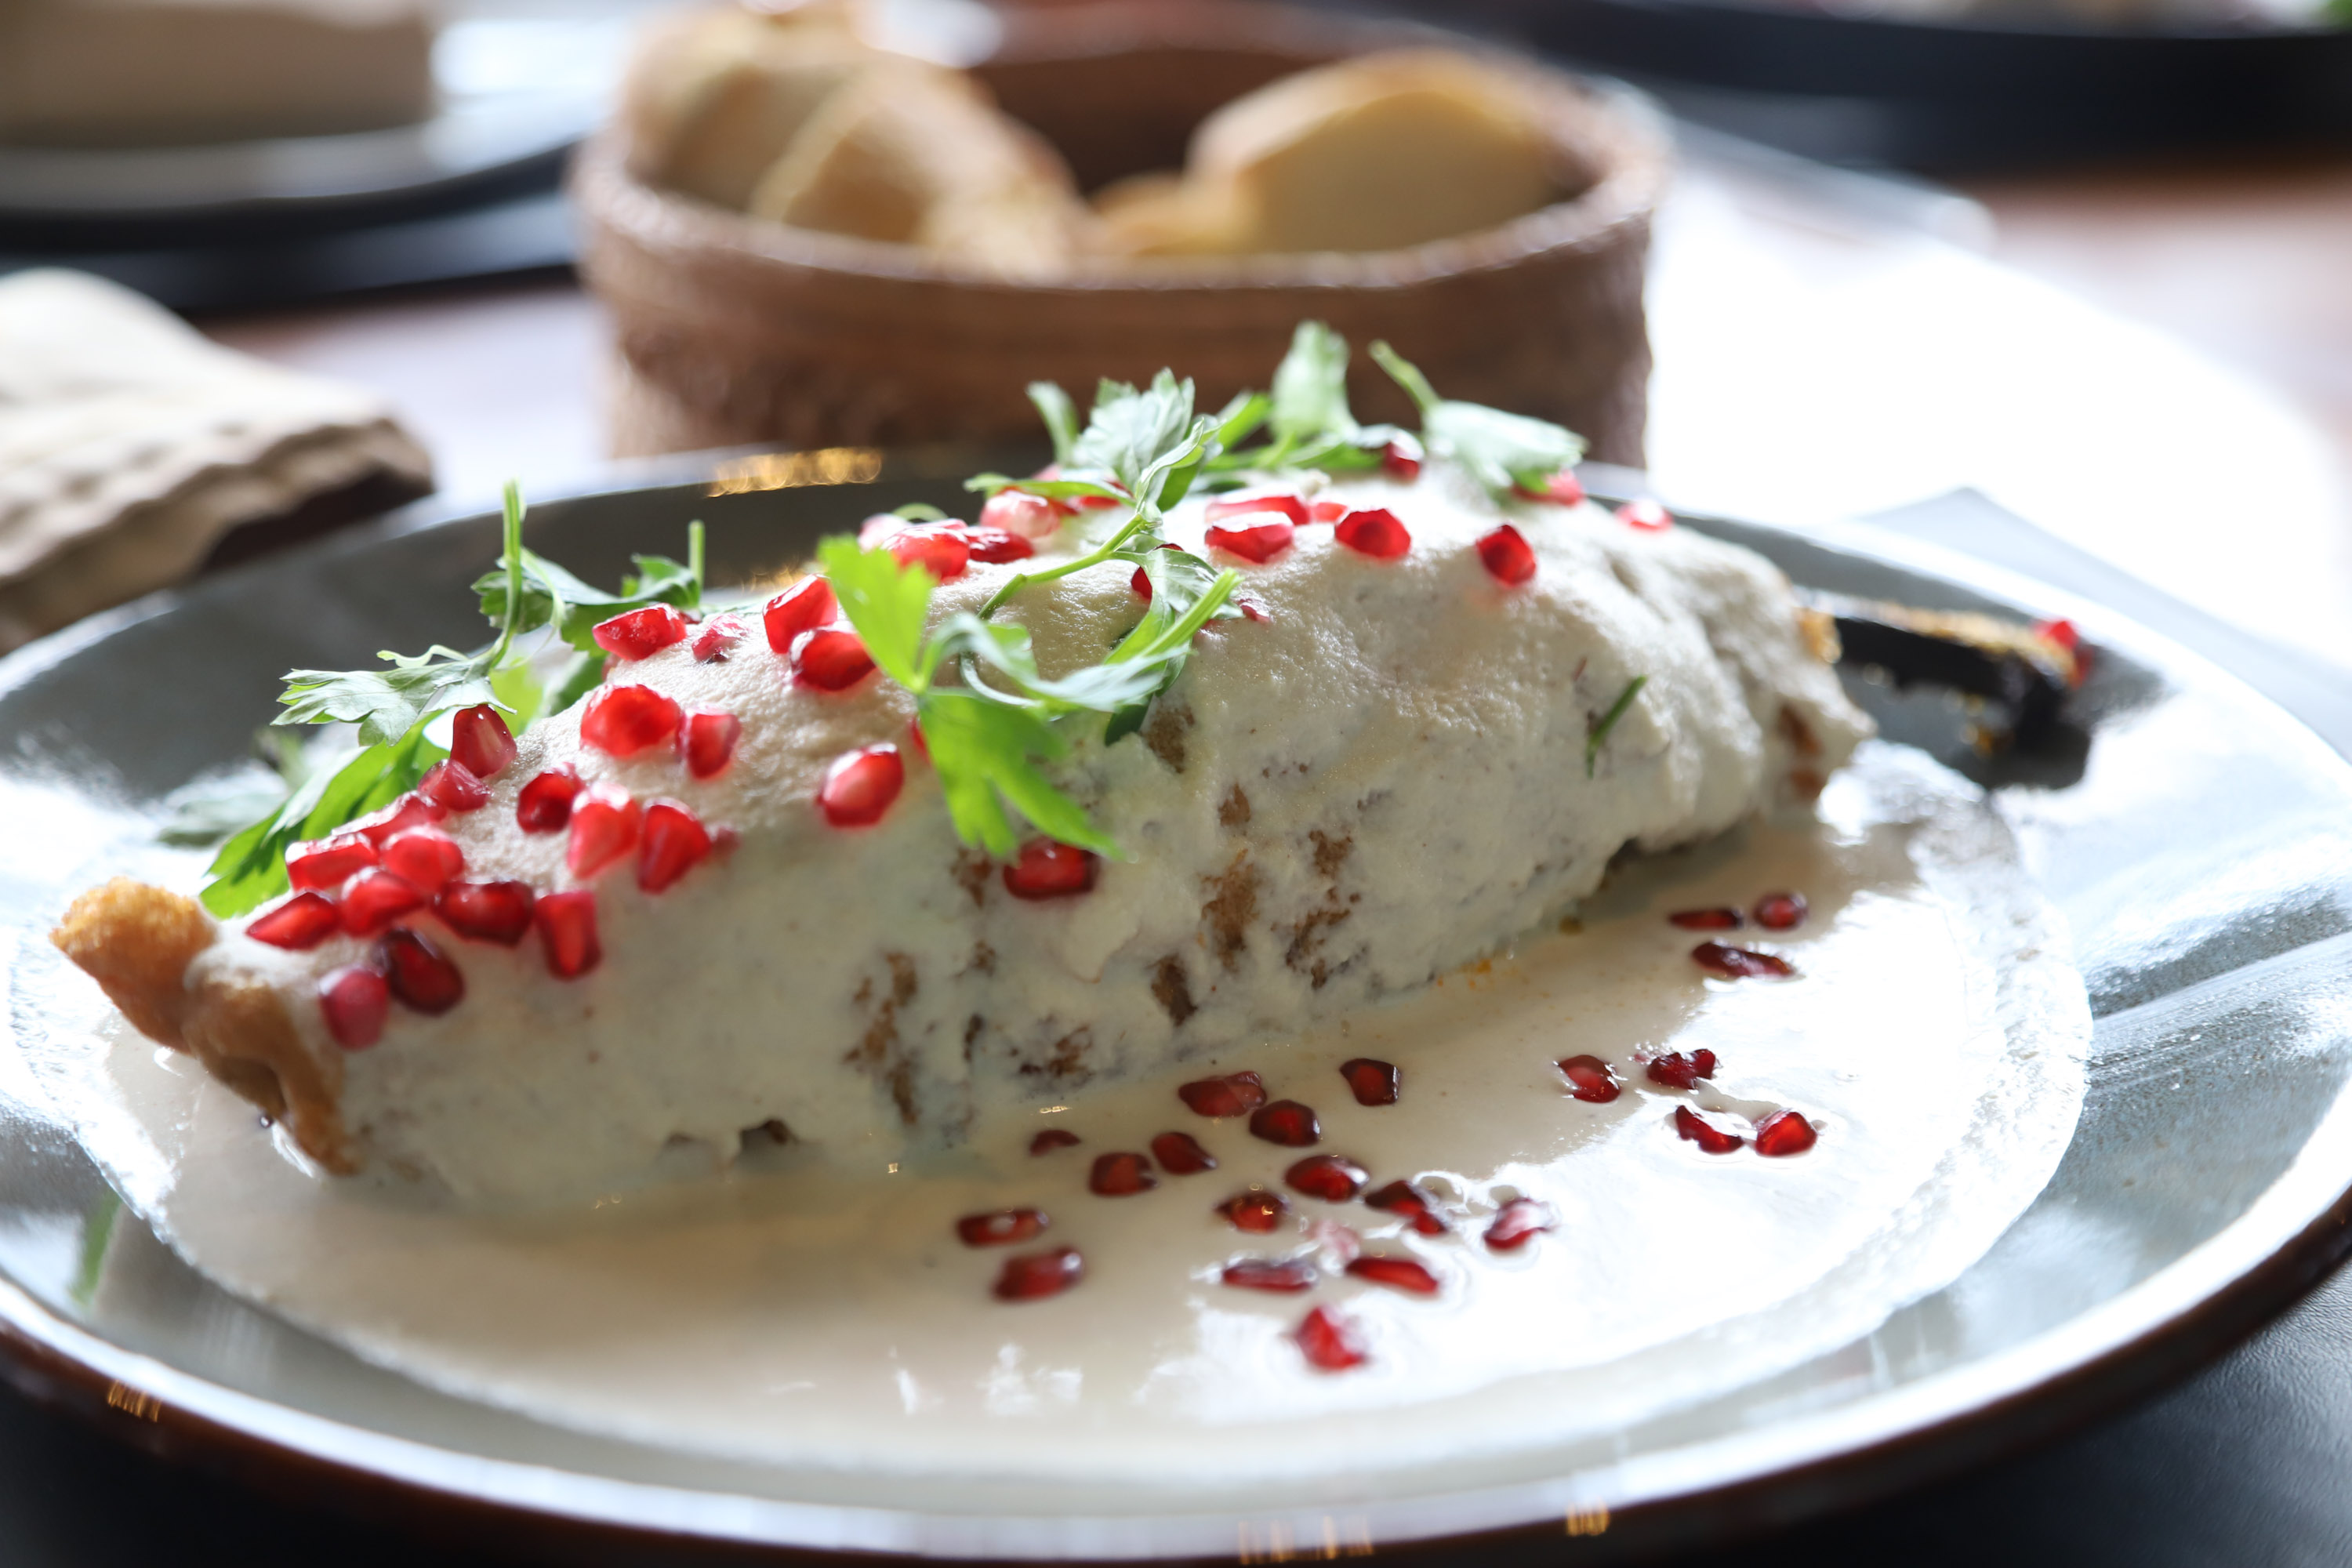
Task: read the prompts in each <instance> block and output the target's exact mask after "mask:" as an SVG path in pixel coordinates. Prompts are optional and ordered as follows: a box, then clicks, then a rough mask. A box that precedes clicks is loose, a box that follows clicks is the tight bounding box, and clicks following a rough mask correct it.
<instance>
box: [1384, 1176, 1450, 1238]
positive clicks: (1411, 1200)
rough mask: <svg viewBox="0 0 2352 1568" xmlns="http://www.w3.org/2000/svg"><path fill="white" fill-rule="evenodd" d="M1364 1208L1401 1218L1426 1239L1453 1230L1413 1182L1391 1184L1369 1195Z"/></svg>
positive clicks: (1426, 1195) (1427, 1196)
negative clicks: (1400, 1216)
mask: <svg viewBox="0 0 2352 1568" xmlns="http://www.w3.org/2000/svg"><path fill="white" fill-rule="evenodd" d="M1364 1206H1365V1207H1366V1208H1371V1209H1379V1210H1381V1212H1382V1213H1384V1214H1393V1215H1402V1216H1403V1217H1404V1219H1405V1221H1406V1222H1407V1223H1408V1224H1410V1225H1411V1226H1412V1228H1413V1229H1414V1230H1416V1231H1418V1232H1420V1233H1421V1234H1422V1235H1423V1236H1444V1235H1445V1234H1446V1233H1447V1232H1448V1231H1450V1230H1452V1229H1453V1228H1454V1227H1453V1226H1450V1225H1448V1224H1446V1223H1445V1216H1444V1215H1441V1214H1439V1213H1438V1212H1437V1207H1436V1205H1433V1204H1432V1203H1431V1202H1430V1201H1429V1195H1428V1194H1426V1193H1423V1191H1422V1190H1421V1189H1420V1188H1418V1187H1416V1186H1414V1185H1413V1184H1412V1183H1411V1182H1402V1181H1400V1182H1391V1183H1390V1184H1388V1185H1387V1186H1385V1187H1381V1188H1380V1189H1379V1190H1377V1191H1375V1192H1370V1193H1366V1194H1364Z"/></svg>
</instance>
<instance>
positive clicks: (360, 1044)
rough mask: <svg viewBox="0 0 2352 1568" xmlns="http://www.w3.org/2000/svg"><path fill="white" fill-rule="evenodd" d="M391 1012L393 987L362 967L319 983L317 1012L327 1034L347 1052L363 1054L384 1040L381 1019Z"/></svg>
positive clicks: (347, 970) (355, 965) (365, 966)
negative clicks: (322, 1019)
mask: <svg viewBox="0 0 2352 1568" xmlns="http://www.w3.org/2000/svg"><path fill="white" fill-rule="evenodd" d="M391 1010H392V987H391V986H390V985H389V984H386V983H385V981H384V978H383V975H382V974H381V973H377V972H376V971H375V970H373V969H370V968H369V967H368V966H367V965H365V964H363V963H354V964H352V966H351V967H350V968H348V969H338V970H336V971H335V972H334V973H332V974H330V975H328V976H327V977H326V978H325V979H324V980H321V981H320V982H319V1011H320V1013H321V1014H323V1015H325V1016H326V1020H327V1033H329V1034H331V1035H332V1036H334V1037H335V1044H337V1045H339V1046H341V1047H343V1049H345V1050H347V1051H363V1050H365V1049H367V1048H368V1047H370V1046H372V1045H373V1044H375V1043H376V1041H378V1040H379V1039H381V1038H383V1018H384V1015H385V1014H386V1013H388V1012H390V1011H391Z"/></svg>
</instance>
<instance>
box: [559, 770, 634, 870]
mask: <svg viewBox="0 0 2352 1568" xmlns="http://www.w3.org/2000/svg"><path fill="white" fill-rule="evenodd" d="M644 820H645V810H644V808H643V807H642V806H640V805H637V803H636V802H635V801H634V800H631V799H630V798H629V792H628V791H627V790H625V789H623V788H622V787H621V786H620V785H619V784H614V783H613V782H612V781H611V780H609V779H606V780H603V781H601V782H599V783H597V784H591V785H590V786H589V787H588V791H587V793H586V794H584V795H582V796H581V797H580V798H579V799H578V800H576V801H574V802H572V839H571V842H570V843H568V844H566V845H565V846H564V847H563V864H564V865H565V867H566V868H569V869H570V870H571V872H572V875H573V876H574V877H577V878H579V879H581V880H582V881H583V882H584V881H586V880H588V879H590V878H591V877H593V876H594V875H596V873H597V872H599V871H602V870H603V869H604V868H605V867H607V866H610V865H611V864H612V863H613V862H614V861H615V860H618V859H619V858H621V857H622V856H624V855H626V854H627V853H628V852H629V851H630V850H632V849H634V848H635V847H637V828H638V826H640V824H642V823H643V821H644Z"/></svg>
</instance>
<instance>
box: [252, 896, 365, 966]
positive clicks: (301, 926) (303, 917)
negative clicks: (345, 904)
mask: <svg viewBox="0 0 2352 1568" xmlns="http://www.w3.org/2000/svg"><path fill="white" fill-rule="evenodd" d="M342 923H343V917H342V916H341V914H339V913H337V912H336V910H335V901H334V900H332V899H330V898H329V897H327V895H326V894H324V893H313V892H302V893H297V894H295V895H294V896H293V897H292V898H290V899H289V900H286V901H285V902H284V903H282V904H280V905H278V907H277V908H276V909H274V910H270V911H269V912H268V914H266V915H260V916H257V917H256V918H255V920H254V922H253V923H252V924H251V925H249V926H247V927H246V928H245V934H246V935H247V936H249V937H251V938H252V939H253V940H254V941H256V942H268V944H269V945H270V946H272V947H283V948H289V949H290V950H292V951H293V952H307V951H308V950H310V949H311V948H314V947H316V946H318V945H319V944H320V942H324V941H326V940H327V938H328V937H329V936H331V935H332V934H333V933H334V931H336V929H337V928H338V927H340V926H341V924H342Z"/></svg>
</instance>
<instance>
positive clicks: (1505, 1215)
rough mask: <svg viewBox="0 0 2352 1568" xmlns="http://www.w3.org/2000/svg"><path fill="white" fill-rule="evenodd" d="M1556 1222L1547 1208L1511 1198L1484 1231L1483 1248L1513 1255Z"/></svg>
mask: <svg viewBox="0 0 2352 1568" xmlns="http://www.w3.org/2000/svg"><path fill="white" fill-rule="evenodd" d="M1558 1223H1559V1221H1558V1220H1557V1219H1556V1218H1555V1216H1554V1215H1553V1214H1552V1212H1551V1205H1549V1204H1539V1203H1538V1202H1536V1200H1535V1199H1533V1198H1513V1199H1512V1200H1511V1201H1510V1202H1509V1203H1507V1204H1505V1205H1503V1206H1502V1208H1501V1209H1500V1210H1498V1211H1497V1212H1496V1215H1495V1223H1494V1224H1492V1225H1490V1226H1487V1227H1486V1245H1487V1246H1488V1247H1491V1248H1493V1249H1494V1250H1495V1251H1496V1252H1517V1250H1518V1249H1519V1248H1520V1247H1525V1246H1526V1245H1527V1244H1528V1241H1529V1240H1530V1239H1531V1238H1533V1237H1535V1236H1537V1235H1538V1233H1540V1232H1543V1231H1547V1230H1549V1229H1550V1228H1551V1227H1552V1226H1554V1225H1556V1224H1558Z"/></svg>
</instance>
